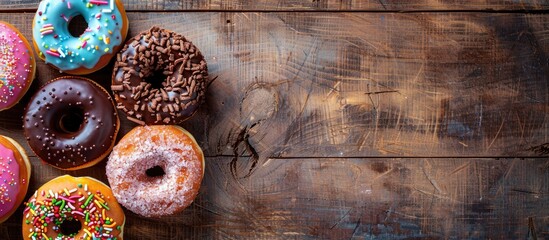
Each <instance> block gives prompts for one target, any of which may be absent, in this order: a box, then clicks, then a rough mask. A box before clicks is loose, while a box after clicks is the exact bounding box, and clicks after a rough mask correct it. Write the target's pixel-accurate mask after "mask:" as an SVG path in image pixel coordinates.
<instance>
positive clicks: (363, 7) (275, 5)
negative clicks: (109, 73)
mask: <svg viewBox="0 0 549 240" xmlns="http://www.w3.org/2000/svg"><path fill="white" fill-rule="evenodd" d="M123 2H124V6H125V8H126V9H127V10H129V11H433V10H435V11H494V10H495V11H513V10H547V9H548V8H549V3H548V2H547V1H544V0H522V1H510V0H483V1H476V0H460V1H454V0H436V1H435V0H363V1H353V0H313V1H300V0H281V1H269V0H257V1H237V0H199V1H196V0H153V1H149V0H124V1H123ZM37 5H38V3H37V1H36V0H18V1H1V2H0V10H4V11H6V10H25V11H34V10H36V8H37Z"/></svg>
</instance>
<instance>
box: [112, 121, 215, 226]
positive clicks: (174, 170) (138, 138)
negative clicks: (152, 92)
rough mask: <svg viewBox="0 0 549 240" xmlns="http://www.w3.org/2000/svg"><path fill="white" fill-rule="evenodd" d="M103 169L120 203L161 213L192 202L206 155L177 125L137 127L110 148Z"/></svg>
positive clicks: (136, 210) (142, 212)
mask: <svg viewBox="0 0 549 240" xmlns="http://www.w3.org/2000/svg"><path fill="white" fill-rule="evenodd" d="M106 170H107V178H108V179H109V184H110V185H111V188H112V191H113V193H114V197H116V200H117V201H118V202H119V203H120V204H121V205H122V206H124V207H126V208H127V209H128V210H130V211H132V212H134V213H137V214H139V215H142V216H145V217H161V216H167V215H173V214H175V213H178V212H180V211H182V210H183V209H185V208H186V207H188V206H189V205H190V204H191V203H192V202H193V200H194V198H195V197H196V195H197V194H198V190H199V188H200V184H201V182H202V177H203V175H204V155H203V154H202V150H201V149H200V147H199V146H198V144H197V143H196V140H195V139H194V137H193V136H192V135H191V134H190V133H189V132H187V131H186V130H185V129H183V128H181V127H179V126H175V125H155V126H140V127H136V128H134V129H132V130H131V131H130V132H129V133H128V134H126V135H125V136H124V137H123V138H122V139H121V140H120V142H119V143H118V144H117V145H116V146H115V147H114V149H113V151H112V153H111V155H110V156H109V161H108V162H107V167H106Z"/></svg>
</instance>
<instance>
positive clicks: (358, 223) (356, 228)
mask: <svg viewBox="0 0 549 240" xmlns="http://www.w3.org/2000/svg"><path fill="white" fill-rule="evenodd" d="M358 227H360V218H359V219H358V221H357V222H356V226H355V228H354V229H353V234H351V237H350V238H349V239H353V237H355V234H356V232H357V230H358Z"/></svg>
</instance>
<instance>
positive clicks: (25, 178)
mask: <svg viewBox="0 0 549 240" xmlns="http://www.w3.org/2000/svg"><path fill="white" fill-rule="evenodd" d="M30 175H31V165H30V161H29V157H28V156H27V154H26V153H25V150H24V149H23V147H21V145H19V143H17V142H16V141H15V140H13V139H11V138H9V137H6V136H0V223H3V222H4V221H6V220H7V219H8V218H9V217H10V216H11V215H12V214H13V213H14V212H15V211H16V210H17V207H19V205H20V204H21V203H22V202H23V200H24V199H25V194H27V189H28V188H29V180H30Z"/></svg>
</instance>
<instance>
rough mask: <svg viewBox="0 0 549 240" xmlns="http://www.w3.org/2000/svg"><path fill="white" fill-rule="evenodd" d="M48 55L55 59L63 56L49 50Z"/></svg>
mask: <svg viewBox="0 0 549 240" xmlns="http://www.w3.org/2000/svg"><path fill="white" fill-rule="evenodd" d="M46 53H47V54H49V55H51V56H54V57H60V56H61V55H60V54H59V53H56V52H54V51H52V50H47V51H46Z"/></svg>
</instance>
